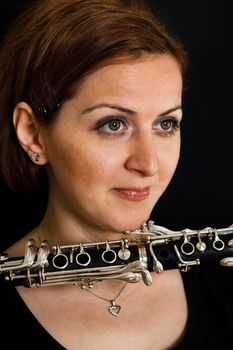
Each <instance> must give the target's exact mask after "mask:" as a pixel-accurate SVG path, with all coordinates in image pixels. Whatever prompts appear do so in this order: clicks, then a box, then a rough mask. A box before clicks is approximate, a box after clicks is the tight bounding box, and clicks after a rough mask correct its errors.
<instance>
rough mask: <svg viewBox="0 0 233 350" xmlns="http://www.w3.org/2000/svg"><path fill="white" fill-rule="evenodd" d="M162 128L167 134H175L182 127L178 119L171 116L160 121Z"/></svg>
mask: <svg viewBox="0 0 233 350" xmlns="http://www.w3.org/2000/svg"><path fill="white" fill-rule="evenodd" d="M159 127H160V130H161V131H162V132H163V133H165V134H173V133H174V132H175V131H176V130H177V129H179V128H180V123H179V122H178V120H176V119H173V118H170V119H164V120H161V121H160V122H159Z"/></svg>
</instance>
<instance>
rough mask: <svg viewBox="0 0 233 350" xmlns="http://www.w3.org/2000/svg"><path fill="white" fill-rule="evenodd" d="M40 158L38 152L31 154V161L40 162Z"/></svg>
mask: <svg viewBox="0 0 233 350" xmlns="http://www.w3.org/2000/svg"><path fill="white" fill-rule="evenodd" d="M39 158H40V154H39V153H37V152H32V154H31V159H32V160H33V162H38V161H39Z"/></svg>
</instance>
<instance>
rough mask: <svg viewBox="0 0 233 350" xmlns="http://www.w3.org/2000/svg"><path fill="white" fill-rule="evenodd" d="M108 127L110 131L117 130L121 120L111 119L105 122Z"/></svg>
mask: <svg viewBox="0 0 233 350" xmlns="http://www.w3.org/2000/svg"><path fill="white" fill-rule="evenodd" d="M107 124H108V127H109V129H110V130H112V131H118V130H119V129H120V127H121V121H120V120H117V119H115V120H111V121H110V122H108V123H107Z"/></svg>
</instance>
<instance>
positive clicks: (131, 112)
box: [81, 103, 182, 116]
mask: <svg viewBox="0 0 233 350" xmlns="http://www.w3.org/2000/svg"><path fill="white" fill-rule="evenodd" d="M99 108H110V109H115V110H117V111H120V112H123V113H127V114H131V115H136V114H137V113H136V112H135V111H133V110H132V109H128V108H125V107H121V106H119V105H113V104H110V103H100V104H97V105H94V106H91V107H88V108H86V109H84V110H83V111H82V112H81V115H84V114H87V113H90V112H92V111H94V110H95V109H99ZM179 109H180V110H182V106H181V105H178V106H175V107H173V108H170V109H168V110H166V111H165V112H163V113H161V114H160V115H159V116H164V115H166V114H169V113H172V112H175V111H177V110H179Z"/></svg>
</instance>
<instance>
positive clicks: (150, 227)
mask: <svg viewBox="0 0 233 350" xmlns="http://www.w3.org/2000/svg"><path fill="white" fill-rule="evenodd" d="M125 235H126V237H127V238H125ZM200 265H202V266H206V265H213V266H219V265H220V266H224V267H232V266H233V225H231V226H229V227H227V228H223V229H214V228H211V227H207V228H205V229H203V230H191V229H184V230H181V231H172V230H170V229H168V228H165V227H163V226H158V225H155V224H154V222H153V221H149V222H148V223H144V224H143V225H142V226H141V227H140V228H139V229H136V230H132V231H126V232H124V233H123V234H122V238H121V239H119V240H111V241H109V240H106V241H103V242H95V243H79V244H73V245H54V246H52V247H50V246H49V243H48V242H47V241H43V242H42V243H41V245H40V247H39V248H38V247H36V244H35V241H34V240H33V239H30V240H28V242H27V244H26V247H25V254H24V256H22V257H9V256H8V255H7V254H6V253H2V254H0V285H7V284H9V283H10V284H13V285H14V286H24V287H40V286H52V285H63V284H73V285H78V286H80V287H81V288H87V287H88V288H91V287H92V286H93V283H94V282H97V281H103V280H109V279H118V280H124V281H127V282H132V283H135V282H139V281H141V280H142V281H143V282H144V283H145V284H146V285H147V286H150V285H151V284H152V272H156V273H162V272H163V271H164V270H169V269H180V270H181V271H182V272H187V271H189V270H190V268H193V267H195V266H200Z"/></svg>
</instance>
